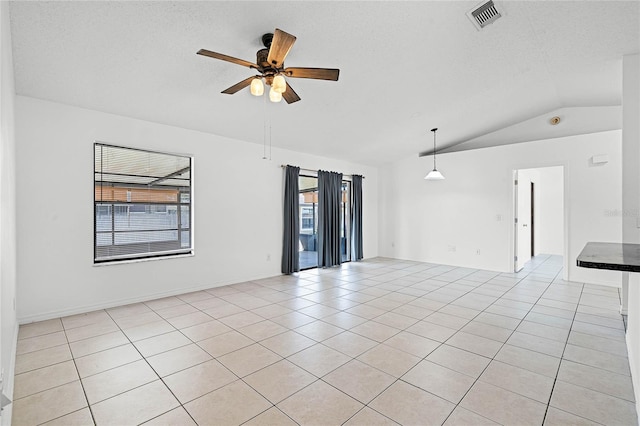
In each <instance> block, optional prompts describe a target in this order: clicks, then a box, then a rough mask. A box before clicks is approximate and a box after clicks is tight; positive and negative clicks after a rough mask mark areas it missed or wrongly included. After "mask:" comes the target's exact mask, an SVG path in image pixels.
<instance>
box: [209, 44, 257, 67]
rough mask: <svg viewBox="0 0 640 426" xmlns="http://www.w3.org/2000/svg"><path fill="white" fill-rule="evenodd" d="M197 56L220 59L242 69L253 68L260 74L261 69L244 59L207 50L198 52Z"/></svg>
mask: <svg viewBox="0 0 640 426" xmlns="http://www.w3.org/2000/svg"><path fill="white" fill-rule="evenodd" d="M198 55H202V56H208V57H210V58H214V59H220V60H223V61H227V62H231V63H232V64H238V65H242V66H243V67H249V68H255V69H257V70H259V71H260V72H262V68H261V67H259V66H258V65H257V64H254V63H253V62H249V61H245V60H244V59H238V58H234V57H233V56H228V55H223V54H222V53H217V52H212V51H210V50H207V49H200V50H198Z"/></svg>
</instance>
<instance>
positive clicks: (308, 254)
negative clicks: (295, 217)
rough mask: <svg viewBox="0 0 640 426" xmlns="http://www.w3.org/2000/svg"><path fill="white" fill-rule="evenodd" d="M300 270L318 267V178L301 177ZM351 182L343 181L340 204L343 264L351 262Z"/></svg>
mask: <svg viewBox="0 0 640 426" xmlns="http://www.w3.org/2000/svg"><path fill="white" fill-rule="evenodd" d="M299 187H300V270H303V269H310V268H316V267H317V266H318V178H317V177H315V176H305V175H300V181H299ZM350 211H351V182H350V181H346V180H343V181H342V202H341V204H340V221H341V224H340V225H341V226H340V254H341V259H342V262H349V261H350V260H351V239H350V238H349V235H350V232H351V228H350V221H349V212H350Z"/></svg>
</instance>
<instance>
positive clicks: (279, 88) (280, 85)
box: [271, 74, 287, 93]
mask: <svg viewBox="0 0 640 426" xmlns="http://www.w3.org/2000/svg"><path fill="white" fill-rule="evenodd" d="M271 87H272V88H273V90H275V91H276V92H278V93H284V92H285V90H287V82H286V81H285V79H284V77H283V76H282V75H281V74H278V75H276V76H275V77H273V83H272V84H271Z"/></svg>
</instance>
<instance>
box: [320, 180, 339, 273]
mask: <svg viewBox="0 0 640 426" xmlns="http://www.w3.org/2000/svg"><path fill="white" fill-rule="evenodd" d="M341 198H342V173H336V172H325V171H322V170H319V171H318V267H329V266H334V265H340V263H342V259H341V256H340V202H341Z"/></svg>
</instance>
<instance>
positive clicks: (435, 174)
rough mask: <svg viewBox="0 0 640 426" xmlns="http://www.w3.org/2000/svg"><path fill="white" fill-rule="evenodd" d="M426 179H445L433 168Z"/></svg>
mask: <svg viewBox="0 0 640 426" xmlns="http://www.w3.org/2000/svg"><path fill="white" fill-rule="evenodd" d="M424 178H425V179H426V180H443V179H444V176H442V173H440V172H439V171H437V170H436V169H433V170H431V171H430V172H429V173H428V174H427V175H426V176H425V177H424Z"/></svg>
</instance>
